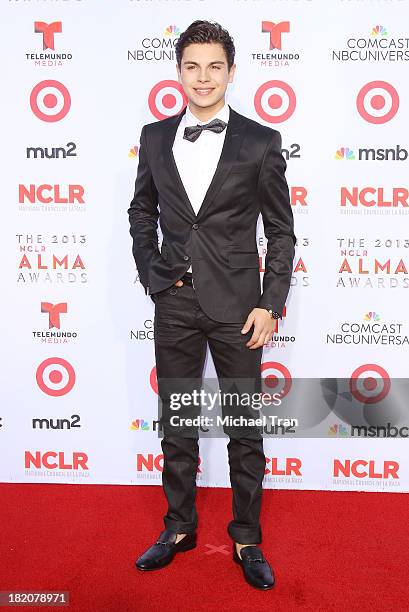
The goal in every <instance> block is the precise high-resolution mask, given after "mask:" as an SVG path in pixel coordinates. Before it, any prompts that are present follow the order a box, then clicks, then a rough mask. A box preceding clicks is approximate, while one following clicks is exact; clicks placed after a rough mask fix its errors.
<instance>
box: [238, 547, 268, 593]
mask: <svg viewBox="0 0 409 612" xmlns="http://www.w3.org/2000/svg"><path fill="white" fill-rule="evenodd" d="M240 554H241V559H240V557H239V555H238V554H237V550H236V545H235V544H233V561H235V562H236V563H238V564H239V565H241V568H242V570H243V574H244V577H245V579H246V580H247V582H248V583H249V584H250V585H251V586H253V587H256V588H257V589H263V590H267V589H271V588H273V586H274V583H275V580H274V574H273V571H272V569H271V567H270V564H269V562H268V561H267V560H266V559H265V558H264V556H263V553H262V552H261V550H260V549H259V548H257V546H245V547H244V548H242V549H241V550H240Z"/></svg>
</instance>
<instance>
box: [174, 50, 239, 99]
mask: <svg viewBox="0 0 409 612" xmlns="http://www.w3.org/2000/svg"><path fill="white" fill-rule="evenodd" d="M176 67H177V73H178V79H179V83H181V84H182V85H183V89H184V90H185V93H186V95H187V97H188V99H189V102H190V103H191V104H193V105H196V106H199V107H201V108H207V107H209V106H214V105H216V104H217V103H218V102H220V100H223V99H224V94H225V91H226V89H227V84H228V83H231V82H232V81H233V76H234V72H235V69H236V64H233V66H232V67H231V69H230V71H229V69H228V65H227V57H226V54H225V52H224V49H223V47H222V45H221V44H220V43H192V44H191V45H188V46H187V47H185V49H184V50H183V54H182V60H181V66H180V69H179V66H178V65H177V66H176Z"/></svg>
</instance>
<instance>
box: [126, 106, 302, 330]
mask: <svg viewBox="0 0 409 612" xmlns="http://www.w3.org/2000/svg"><path fill="white" fill-rule="evenodd" d="M184 113H185V109H184V110H183V111H182V113H180V114H179V115H176V116H173V117H168V118H167V119H164V120H162V121H157V122H154V123H149V124H146V125H144V126H143V128H142V131H141V138H140V151H139V164H138V171H137V177H136V181H135V192H134V196H133V199H132V201H131V204H130V208H129V209H128V214H129V222H130V233H131V236H132V238H133V249H132V252H133V256H134V258H135V262H136V266H137V269H138V273H139V280H140V282H141V283H142V285H143V286H144V288H145V293H149V294H154V293H157V292H159V291H162V290H163V289H166V288H167V287H170V286H171V285H173V284H174V283H175V282H176V281H177V280H178V279H180V278H181V277H182V276H183V274H184V273H185V272H186V271H187V270H188V268H189V266H190V265H192V270H193V280H194V285H195V290H196V295H197V299H198V301H199V303H200V306H201V308H202V310H203V311H204V312H205V313H206V314H207V315H208V316H209V317H210V318H212V319H214V320H216V321H219V322H224V323H235V322H243V323H244V321H245V320H246V318H247V316H248V314H249V312H250V311H251V310H252V309H253V308H255V307H264V306H267V307H271V308H272V309H273V310H275V311H277V312H279V313H280V314H281V313H282V310H283V307H284V304H285V301H286V298H287V294H288V290H289V287H290V281H291V275H292V267H293V258H294V245H295V241H296V237H295V235H294V222H293V214H292V210H291V205H290V198H289V192H288V185H287V181H286V179H285V170H286V167H287V164H286V161H285V159H284V157H283V155H282V153H281V135H280V132H278V131H277V130H274V129H272V128H270V127H266V126H264V125H261V124H260V123H257V122H256V121H253V120H251V119H249V118H247V117H244V116H243V115H241V114H240V113H238V112H236V111H235V110H233V109H232V108H231V107H230V118H229V122H228V125H227V128H226V135H225V140H224V144H223V149H222V153H221V156H220V159H219V162H218V165H217V169H216V172H215V174H214V176H213V178H212V181H211V183H210V185H209V188H208V190H207V192H206V195H205V198H204V200H203V203H202V205H201V207H200V210H199V212H198V214H197V215H196V213H195V211H194V209H193V207H192V204H191V202H190V201H189V198H188V196H187V193H186V190H185V188H184V186H183V182H182V180H181V178H180V175H179V173H178V169H177V166H176V162H175V158H174V156H173V152H172V146H173V142H174V139H175V135H176V130H177V127H178V125H179V122H180V120H181V118H182V116H183V114H184ZM199 138H200V136H199ZM192 146H194V145H193V143H192ZM198 172H200V168H198ZM260 213H261V215H262V218H263V223H264V232H265V235H266V238H267V239H268V242H267V254H266V259H265V272H264V277H263V288H262V289H263V291H262V295H260V294H261V287H260V261H259V255H258V251H257V244H256V228H257V220H258V217H259V214H260ZM158 220H159V222H160V227H161V231H162V235H163V241H162V246H161V250H159V247H158V242H159V241H158V233H157V223H158Z"/></svg>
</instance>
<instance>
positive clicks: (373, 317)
mask: <svg viewBox="0 0 409 612" xmlns="http://www.w3.org/2000/svg"><path fill="white" fill-rule="evenodd" d="M380 320H381V317H380V316H379V315H378V313H377V312H372V311H370V312H367V313H366V314H365V315H364V321H380Z"/></svg>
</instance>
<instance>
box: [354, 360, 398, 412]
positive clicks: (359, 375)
mask: <svg viewBox="0 0 409 612" xmlns="http://www.w3.org/2000/svg"><path fill="white" fill-rule="evenodd" d="M390 388H391V379H390V378H389V374H388V372H387V371H386V370H385V369H384V368H382V367H381V366H379V365H377V364H375V363H367V364H365V365H361V366H359V368H356V370H354V371H353V372H352V374H351V378H350V381H349V389H350V391H351V393H352V395H353V396H354V398H355V399H357V400H358V401H359V402H362V403H363V404H376V403H377V402H380V401H382V400H383V399H384V398H385V397H386V396H387V395H388V393H389V390H390Z"/></svg>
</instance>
